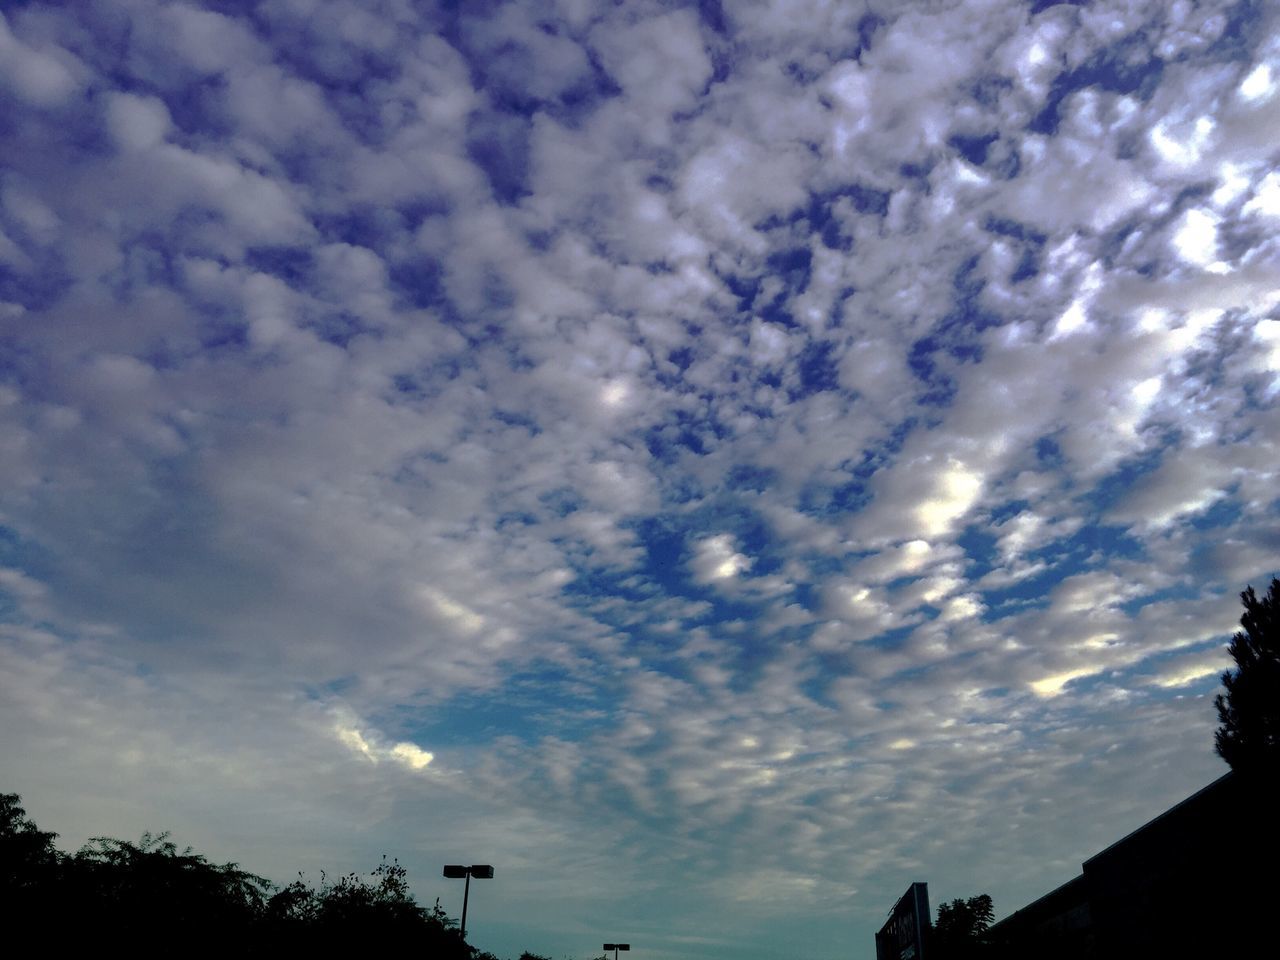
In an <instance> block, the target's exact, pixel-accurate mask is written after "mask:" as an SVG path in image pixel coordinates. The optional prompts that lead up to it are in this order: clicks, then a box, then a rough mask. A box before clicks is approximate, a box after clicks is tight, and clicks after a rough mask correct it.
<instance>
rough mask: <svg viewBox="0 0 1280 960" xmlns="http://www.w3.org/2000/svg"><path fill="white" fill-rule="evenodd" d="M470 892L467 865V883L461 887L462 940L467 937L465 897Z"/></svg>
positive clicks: (469, 869)
mask: <svg viewBox="0 0 1280 960" xmlns="http://www.w3.org/2000/svg"><path fill="white" fill-rule="evenodd" d="M470 894H471V868H470V867H467V885H466V886H465V887H463V888H462V940H463V942H464V943H465V942H466V939H467V897H468V896H470Z"/></svg>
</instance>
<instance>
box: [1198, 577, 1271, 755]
mask: <svg viewBox="0 0 1280 960" xmlns="http://www.w3.org/2000/svg"><path fill="white" fill-rule="evenodd" d="M1240 600H1241V601H1242V602H1243V603H1244V615H1243V616H1241V617H1240V626H1241V627H1243V628H1244V629H1243V630H1241V631H1240V632H1238V633H1236V634H1235V636H1233V637H1232V638H1231V643H1230V645H1229V646H1228V647H1227V651H1228V652H1229V653H1230V654H1231V658H1232V659H1233V660H1235V662H1236V669H1235V670H1228V671H1227V672H1226V673H1224V674H1223V675H1222V685H1223V686H1224V687H1226V693H1225V694H1219V695H1218V697H1217V699H1216V700H1215V701H1214V705H1215V706H1216V707H1217V708H1218V719H1219V721H1221V723H1222V726H1220V727H1219V728H1218V730H1217V732H1216V733H1215V734H1214V738H1213V739H1214V745H1215V747H1216V748H1217V751H1218V756H1220V757H1222V759H1223V760H1225V761H1227V763H1229V764H1230V765H1231V768H1232V769H1233V770H1245V769H1261V768H1263V767H1271V768H1274V767H1277V766H1280V580H1277V579H1276V578H1275V577H1272V578H1271V587H1270V589H1268V590H1267V595H1266V596H1265V597H1263V598H1262V599H1261V600H1259V599H1258V597H1257V595H1256V594H1255V593H1254V592H1253V587H1248V588H1246V589H1245V591H1244V592H1243V593H1241V594H1240Z"/></svg>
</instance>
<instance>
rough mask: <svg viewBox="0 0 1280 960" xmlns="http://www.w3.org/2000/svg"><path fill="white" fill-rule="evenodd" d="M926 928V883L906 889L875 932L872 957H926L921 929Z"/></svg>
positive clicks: (880, 959) (923, 959)
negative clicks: (874, 945)
mask: <svg viewBox="0 0 1280 960" xmlns="http://www.w3.org/2000/svg"><path fill="white" fill-rule="evenodd" d="M928 928H929V885H928V884H927V883H913V884H912V885H911V886H910V887H908V888H907V892H906V893H904V894H903V895H902V896H901V897H900V898H899V899H898V902H897V903H896V904H894V906H893V911H892V912H891V913H890V914H889V919H888V920H887V921H886V922H885V925H884V926H883V927H881V928H880V932H879V933H877V934H876V960H926V957H925V952H924V938H925V931H926V930H927V929H928Z"/></svg>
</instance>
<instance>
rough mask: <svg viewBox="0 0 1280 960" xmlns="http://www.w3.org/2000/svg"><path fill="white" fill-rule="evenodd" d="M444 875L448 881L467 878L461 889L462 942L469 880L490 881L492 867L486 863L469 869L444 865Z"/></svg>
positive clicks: (465, 924) (465, 931) (454, 864)
mask: <svg viewBox="0 0 1280 960" xmlns="http://www.w3.org/2000/svg"><path fill="white" fill-rule="evenodd" d="M444 875H445V876H446V877H448V878H449V879H450V880H461V879H462V878H463V877H466V878H467V885H466V886H465V887H463V888H462V930H461V936H462V939H463V940H466V939H467V897H468V896H469V895H470V894H471V878H472V877H475V878H476V879H477V880H492V879H493V867H491V866H489V864H487V863H473V864H472V865H471V866H469V867H464V866H463V865H462V864H460V863H449V864H445V868H444Z"/></svg>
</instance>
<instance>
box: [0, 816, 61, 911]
mask: <svg viewBox="0 0 1280 960" xmlns="http://www.w3.org/2000/svg"><path fill="white" fill-rule="evenodd" d="M56 836H57V834H56V833H47V832H45V831H44V830H41V829H40V828H39V827H37V826H36V825H35V823H33V822H32V821H31V819H30V818H29V817H28V816H27V811H25V810H23V809H22V798H21V797H19V796H18V795H17V794H16V793H3V794H0V899H2V900H3V903H4V904H6V905H7V906H8V908H9V909H11V910H12V911H13V913H12V915H13V916H15V917H17V916H22V915H23V914H24V913H29V912H30V910H31V909H32V907H33V906H34V905H35V900H36V898H38V897H39V896H40V894H41V892H42V890H43V889H44V888H45V887H46V886H48V885H49V884H52V883H55V882H56V881H57V871H58V865H59V860H58V851H57V848H55V847H54V845H53V840H54V838H55V837H56Z"/></svg>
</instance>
